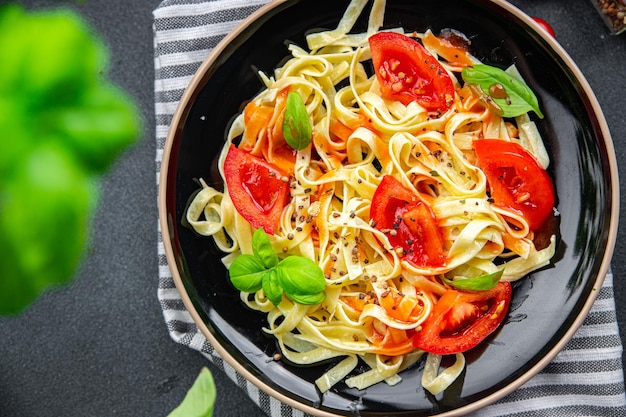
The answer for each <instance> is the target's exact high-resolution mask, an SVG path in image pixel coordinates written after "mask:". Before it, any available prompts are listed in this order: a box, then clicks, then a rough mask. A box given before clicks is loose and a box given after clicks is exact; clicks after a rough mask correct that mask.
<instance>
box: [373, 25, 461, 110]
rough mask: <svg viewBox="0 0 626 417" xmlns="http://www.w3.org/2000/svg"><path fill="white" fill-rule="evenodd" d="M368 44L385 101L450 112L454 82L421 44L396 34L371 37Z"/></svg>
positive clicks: (386, 33) (383, 33) (380, 33)
mask: <svg viewBox="0 0 626 417" xmlns="http://www.w3.org/2000/svg"><path fill="white" fill-rule="evenodd" d="M369 44H370V50H371V51H372V63H373V65H374V72H375V73H376V78H378V82H379V83H380V86H381V93H382V95H383V97H384V98H385V99H387V100H396V101H400V102H401V103H403V104H405V105H407V104H409V103H410V102H412V101H417V103H418V104H420V105H421V106H422V107H424V108H425V109H426V110H428V111H440V112H445V111H446V110H448V109H449V108H450V106H451V105H452V103H453V101H454V85H453V84H452V79H451V78H450V76H449V75H448V73H447V72H446V71H445V69H444V68H443V67H442V66H441V64H439V61H437V59H436V58H435V57H433V56H432V55H431V54H430V53H429V52H428V51H427V50H426V49H425V48H424V47H423V46H422V44H420V43H419V42H417V41H416V40H415V39H413V38H410V37H408V36H405V35H403V34H401V33H395V32H379V33H377V34H375V35H372V36H370V38H369Z"/></svg>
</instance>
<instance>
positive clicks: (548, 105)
mask: <svg viewBox="0 0 626 417" xmlns="http://www.w3.org/2000/svg"><path fill="white" fill-rule="evenodd" d="M347 3H348V1H347V0H299V1H298V0H284V1H275V2H271V3H270V4H268V5H267V6H266V7H264V8H262V9H261V10H259V11H258V12H257V13H255V14H254V15H253V16H251V18H249V19H248V20H246V21H245V22H244V23H243V24H242V25H241V26H239V27H238V28H237V29H236V30H235V31H234V32H233V33H231V34H230V35H229V36H227V38H226V39H224V41H223V42H222V43H220V44H219V45H218V46H217V47H216V48H215V49H214V50H213V52H212V53H211V55H210V56H208V57H207V59H206V60H205V61H204V63H203V64H202V65H201V67H200V68H199V70H198V72H197V73H196V75H195V76H194V78H193V79H192V81H191V83H190V85H189V87H188V89H187V91H186V92H185V94H184V96H183V98H182V99H181V102H180V105H179V107H178V110H177V111H176V113H175V115H174V118H173V120H172V125H171V127H170V131H169V135H168V138H167V143H166V145H165V152H164V154H163V162H162V167H161V183H160V184H161V185H160V197H159V204H160V221H161V228H162V231H163V235H164V237H163V241H164V245H165V251H166V253H167V259H168V262H169V265H170V268H171V269H172V273H173V276H174V279H175V281H176V284H177V286H178V289H179V290H180V292H181V294H182V297H183V300H184V302H185V305H186V307H187V309H188V310H189V311H190V313H191V315H192V316H193V317H194V320H195V321H196V323H197V324H198V326H199V328H200V329H201V330H202V332H203V333H204V335H205V336H206V337H207V338H208V340H209V341H210V342H211V343H212V344H213V346H214V347H215V348H216V350H217V352H219V353H220V355H221V356H222V357H223V358H224V359H225V360H226V361H227V362H228V363H230V365H232V366H233V367H234V368H235V369H236V370H237V371H238V372H240V373H241V374H242V375H243V376H244V377H246V378H247V379H248V380H250V381H251V382H252V383H254V384H255V385H257V386H258V387H259V388H261V389H262V390H264V391H266V392H267V393H269V394H270V395H272V396H274V397H276V398H278V399H279V400H281V401H283V402H285V403H287V404H289V405H291V406H294V407H296V408H299V409H301V410H304V411H306V412H307V413H310V414H314V415H321V416H330V415H353V414H354V410H358V412H359V413H360V414H359V415H361V416H373V415H382V414H384V415H387V414H394V415H407V416H409V415H410V416H423V415H431V414H436V413H441V414H442V415H463V414H466V413H468V412H470V411H473V410H476V409H478V408H480V407H483V406H485V405H487V404H489V403H491V402H493V401H495V400H497V399H499V398H501V397H503V396H505V395H506V394H508V393H510V392H511V391H513V390H515V389H516V388H518V387H519V386H520V385H522V384H523V383H524V382H526V381H527V380H528V379H530V378H531V377H532V376H533V375H535V374H536V373H537V372H539V371H540V370H541V369H542V368H543V367H544V366H546V365H547V364H548V363H549V362H550V361H551V360H552V359H553V358H554V356H555V355H556V354H557V353H558V352H559V351H560V350H561V349H562V348H563V346H564V345H565V344H566V342H567V341H568V340H569V339H570V338H571V337H572V336H573V334H574V332H575V331H576V329H577V328H578V327H579V326H580V325H581V323H582V321H583V320H584V318H585V316H586V315H587V313H588V311H589V309H590V307H591V305H592V304H593V302H594V300H595V296H596V294H597V291H596V289H598V288H599V287H600V286H601V285H602V282H603V279H604V277H605V274H606V273H607V271H608V267H609V262H610V258H611V255H612V251H613V246H614V241H615V234H616V230H617V216H618V205H619V198H618V179H617V166H616V162H615V154H614V150H613V144H612V142H611V138H610V135H609V131H608V128H607V125H606V122H605V120H604V117H603V115H602V112H601V110H600V108H599V105H598V103H597V101H596V99H595V97H594V94H593V93H592V91H591V90H590V87H589V85H588V83H587V82H586V81H585V79H584V77H583V76H582V74H581V72H580V71H579V70H578V68H577V67H576V65H575V64H574V63H573V62H572V60H571V59H570V58H569V57H568V55H567V54H566V53H565V52H564V50H563V49H562V48H561V47H560V46H559V44H558V43H557V42H556V41H555V40H554V39H552V38H551V37H550V36H549V35H547V33H545V32H543V31H542V30H541V29H540V28H539V26H537V25H536V24H535V23H534V22H533V20H532V19H530V18H529V17H528V16H526V15H525V14H523V13H522V12H520V11H519V10H517V9H516V8H514V7H513V6H511V5H510V4H508V3H506V2H505V1H500V0H491V1H489V0H447V1H445V2H442V1H419V2H418V1H415V0H389V1H388V4H387V8H386V17H385V25H386V26H389V27H393V26H399V25H401V26H403V27H404V28H406V29H410V30H417V31H425V30H426V29H428V28H430V29H432V30H433V32H435V33H437V32H439V31H440V30H441V29H443V28H454V29H457V30H460V31H461V32H463V33H464V34H466V35H467V36H468V37H470V38H471V41H472V44H471V51H472V53H473V54H474V55H475V56H477V57H478V58H480V59H481V60H483V61H484V62H485V63H487V64H491V65H495V66H499V67H506V66H508V65H510V64H512V63H515V64H516V65H517V67H518V69H519V70H520V72H521V73H522V75H523V77H524V78H525V79H526V81H527V82H528V84H530V86H531V87H532V88H533V90H534V91H535V92H536V93H537V94H538V96H539V99H540V104H541V106H542V109H543V112H544V114H545V115H546V117H545V119H543V120H541V121H539V123H538V128H539V130H540V132H541V134H542V135H543V138H544V140H545V143H546V146H547V149H548V152H549V154H550V157H551V166H550V168H549V173H550V175H551V176H552V178H553V180H554V183H555V188H556V193H557V200H558V201H557V208H558V211H559V212H560V227H559V242H558V247H557V252H556V255H555V257H554V259H553V262H552V264H551V265H550V266H549V267H547V268H544V269H543V270H541V271H539V272H535V273H533V274H532V275H531V276H529V277H527V278H525V279H524V280H522V281H521V282H519V284H518V285H516V286H515V290H514V294H513V300H512V309H511V312H510V314H509V319H508V321H507V323H506V324H505V325H504V326H503V328H502V329H501V331H500V332H499V333H498V334H497V335H496V337H495V338H493V339H492V340H490V341H489V342H488V343H483V344H482V345H481V346H480V347H479V348H476V349H474V350H473V351H471V352H469V353H468V354H467V359H468V365H467V368H466V371H465V372H464V374H463V375H462V376H461V377H460V378H459V380H458V381H457V382H455V383H454V385H452V386H451V387H450V388H449V389H448V390H446V392H445V393H444V394H443V396H441V395H440V396H438V397H433V396H431V395H428V394H427V393H426V392H425V391H424V390H423V389H422V388H421V385H420V380H421V371H420V370H419V368H415V369H411V370H408V371H405V372H404V373H402V377H403V382H402V383H400V384H399V385H397V386H394V387H390V386H387V385H386V384H377V385H375V386H373V387H371V388H368V389H367V390H365V391H362V392H361V391H357V390H354V389H350V388H348V387H347V386H346V385H344V384H343V383H339V384H338V385H337V386H335V387H334V388H333V389H332V390H331V391H330V392H328V393H326V394H324V395H323V396H320V394H319V393H318V391H316V388H315V385H314V383H313V381H314V380H315V378H317V377H318V376H319V375H320V374H321V373H323V371H324V370H325V369H326V366H327V365H322V366H313V367H295V366H291V365H288V364H285V363H283V362H280V361H278V362H276V361H272V360H271V358H272V355H273V354H274V353H275V352H276V346H275V342H274V341H273V340H272V339H271V338H268V337H267V336H265V335H264V334H263V332H262V331H261V327H263V326H264V325H265V316H264V315H262V314H260V313H256V312H252V311H249V310H248V309H246V308H245V307H244V306H243V305H242V304H241V302H240V301H239V297H238V293H237V291H236V290H234V289H233V288H232V287H231V286H230V283H229V280H228V278H227V272H226V270H225V268H224V267H223V266H222V264H221V263H220V260H219V258H220V254H219V253H218V251H217V250H216V248H215V246H214V244H213V241H212V239H211V238H203V237H199V236H197V235H196V234H194V232H192V231H191V230H189V229H188V228H186V227H184V226H183V224H182V221H181V219H183V218H184V214H185V209H186V206H187V203H188V201H189V198H190V197H191V196H192V195H193V194H194V192H195V191H196V190H197V188H198V184H197V182H196V179H198V178H204V179H211V180H213V181H215V182H216V183H219V182H220V181H221V180H220V178H219V176H217V175H216V174H215V170H214V169H212V163H211V162H212V161H213V160H214V159H215V157H216V155H217V154H218V152H219V151H220V148H221V147H222V144H223V142H224V138H225V133H226V131H227V129H228V127H229V122H230V121H231V119H232V117H233V116H234V115H235V114H236V113H238V112H239V111H240V110H241V108H242V103H244V102H246V100H249V99H250V98H252V97H253V96H254V95H256V93H258V92H259V91H260V89H261V87H262V86H261V83H260V82H259V80H258V78H257V75H256V73H255V71H254V68H258V69H261V70H263V71H265V72H266V73H271V72H272V70H273V69H274V68H275V67H276V66H277V65H278V64H279V63H280V62H281V61H282V60H283V59H284V58H285V57H286V56H287V54H288V52H287V49H286V43H285V41H291V42H296V43H298V44H300V45H302V46H305V45H306V42H305V39H304V35H305V33H306V32H307V31H309V30H312V29H316V28H327V29H332V28H334V27H336V25H337V22H338V20H339V19H340V18H341V16H342V14H343V12H344V10H345V8H346V5H347ZM365 24H366V22H365V21H364V20H361V21H359V23H358V24H357V29H359V28H360V29H365V27H366V26H365Z"/></svg>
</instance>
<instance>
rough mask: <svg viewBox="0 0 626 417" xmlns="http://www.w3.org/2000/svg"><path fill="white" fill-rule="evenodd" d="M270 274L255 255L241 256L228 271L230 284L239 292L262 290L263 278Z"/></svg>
mask: <svg viewBox="0 0 626 417" xmlns="http://www.w3.org/2000/svg"><path fill="white" fill-rule="evenodd" d="M267 272H268V270H267V269H265V266H263V263H262V262H261V260H259V259H258V258H257V257H255V256H253V255H248V254H243V255H239V256H238V257H237V258H236V259H235V260H234V261H233V263H232V264H231V265H230V268H229V269H228V275H229V276H230V282H232V284H233V285H234V287H235V288H237V289H238V290H239V291H243V292H249V293H252V292H256V291H258V290H260V289H261V286H262V282H263V277H264V276H265V275H266V273H267Z"/></svg>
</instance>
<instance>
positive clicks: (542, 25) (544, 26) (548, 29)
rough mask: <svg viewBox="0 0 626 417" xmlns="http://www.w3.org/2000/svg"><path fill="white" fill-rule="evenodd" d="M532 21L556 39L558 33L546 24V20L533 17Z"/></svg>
mask: <svg viewBox="0 0 626 417" xmlns="http://www.w3.org/2000/svg"><path fill="white" fill-rule="evenodd" d="M532 19H533V20H534V21H535V22H537V23H539V26H541V27H542V28H543V29H544V30H545V31H546V32H548V33H549V34H550V36H552V37H553V38H556V32H554V29H553V28H552V26H551V25H550V23H548V22H546V21H545V20H544V19H542V18H540V17H537V16H533V18H532Z"/></svg>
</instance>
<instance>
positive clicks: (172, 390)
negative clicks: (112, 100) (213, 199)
mask: <svg viewBox="0 0 626 417" xmlns="http://www.w3.org/2000/svg"><path fill="white" fill-rule="evenodd" d="M21 3H23V4H24V5H26V6H27V7H29V8H30V7H32V8H36V7H48V6H58V5H68V6H69V7H73V8H75V9H77V10H78V11H79V12H80V13H81V14H82V15H83V16H84V17H85V18H86V19H87V20H88V21H89V22H90V23H91V24H92V25H93V27H94V28H95V29H96V30H97V31H98V32H99V33H100V34H101V35H102V37H103V38H104V40H105V41H106V42H107V43H108V45H109V48H110V52H111V56H112V57H111V66H110V77H111V78H112V80H113V81H115V82H116V83H117V84H119V85H120V86H121V87H122V88H124V89H126V90H127V91H128V92H129V93H130V94H131V95H132V96H133V97H134V98H135V100H136V101H137V103H138V105H139V107H140V111H141V114H142V116H143V118H144V134H143V138H142V139H141V141H140V142H139V143H138V144H137V145H136V146H135V147H134V148H133V149H131V150H130V151H128V152H127V153H125V154H124V155H123V156H122V157H121V158H120V159H119V160H118V161H117V163H116V164H115V166H114V167H113V169H112V171H111V172H110V173H109V174H108V175H107V176H106V177H105V179H104V181H103V183H102V195H101V202H100V206H99V210H98V212H97V214H96V216H95V218H94V222H93V236H92V243H91V246H90V250H89V255H88V257H87V258H86V259H85V262H84V265H83V266H82V268H81V270H80V272H79V273H78V274H77V277H76V279H75V280H74V282H73V283H72V284H71V285H70V286H68V287H65V288H63V289H60V290H54V291H51V292H48V293H47V294H45V295H44V296H43V297H41V298H40V299H39V300H38V301H37V302H36V303H35V304H34V305H33V306H32V307H30V308H29V309H28V310H27V311H26V312H25V313H24V314H22V315H20V316H18V317H14V318H0V340H1V341H0V416H1V417H9V416H11V417H34V416H66V417H69V416H111V415H116V416H132V417H141V416H150V417H156V416H165V415H167V414H168V412H169V411H171V410H172V409H173V408H175V407H176V406H177V405H178V403H179V402H180V401H181V400H182V398H183V397H184V395H185V393H186V392H187V390H188V389H189V387H190V386H191V384H192V382H193V380H194V379H195V377H196V375H197V374H198V372H199V371H200V369H201V367H203V366H207V365H208V366H209V368H211V369H214V368H212V367H211V365H210V364H209V363H208V361H207V360H206V359H205V358H204V357H203V356H202V355H200V354H199V353H197V352H195V351H192V350H190V349H188V348H186V347H183V346H180V345H178V344H176V343H175V342H174V341H172V340H171V339H170V337H169V335H168V333H167V329H166V327H165V324H164V320H163V316H162V314H161V309H160V306H159V302H158V300H157V280H158V262H157V255H156V254H157V247H156V242H157V222H158V220H157V219H158V214H157V188H156V181H155V179H156V178H155V171H156V166H155V157H156V150H155V149H156V143H155V139H154V131H155V125H154V104H153V100H154V96H153V91H154V83H153V75H154V70H153V66H154V59H153V49H152V47H153V44H152V10H153V9H154V8H156V7H157V6H158V5H159V3H160V1H159V0H132V1H129V0H85V1H75V2H72V1H58V0H57V1H54V0H49V1H45V0H27V1H23V2H21ZM512 3H513V4H515V5H516V6H518V7H519V8H520V9H522V10H523V11H525V12H526V13H528V14H529V15H531V16H540V17H542V18H544V19H546V20H547V21H549V22H550V23H551V24H552V26H553V27H554V29H555V31H556V33H557V39H558V40H559V42H560V43H561V44H562V45H563V47H564V48H565V50H566V51H567V52H568V53H569V54H570V55H571V56H572V58H573V59H574V61H575V62H576V63H577V64H578V66H579V67H580V69H581V70H582V72H583V73H584V74H585V76H586V77H587V80H588V81H589V83H590V85H591V87H592V88H593V90H594V91H595V93H596V95H597V98H598V100H599V102H600V104H601V106H602V108H603V110H604V113H605V116H606V119H607V121H608V124H609V127H610V129H611V132H612V135H613V140H614V143H615V149H616V153H617V160H618V161H625V160H626V133H625V132H626V118H625V117H624V110H623V109H624V107H626V98H625V93H626V34H624V35H621V36H612V35H611V34H610V33H609V31H608V29H607V28H606V27H605V25H604V23H603V21H602V20H601V18H600V16H599V15H598V14H597V13H596V11H595V10H594V8H593V6H592V3H591V2H590V0H569V1H567V2H564V1H560V0H559V1H557V0H542V1H531V0H515V1H512ZM625 187H626V182H622V184H621V185H620V189H621V193H622V195H626V191H625ZM622 220H623V219H622ZM625 233H626V232H624V228H623V227H622V228H621V229H620V231H619V235H618V239H617V246H616V248H615V255H614V262H613V270H614V272H615V277H616V278H615V299H616V305H617V314H618V320H619V324H620V331H621V334H622V335H626V282H625V281H624V280H623V279H622V277H624V276H625V275H626V262H625V261H624V260H625V259H626V243H625V242H626V236H625ZM622 340H624V337H623V336H622ZM214 377H215V379H216V383H217V387H218V400H217V408H216V411H215V414H214V415H215V416H216V417H221V416H242V415H246V416H248V417H252V416H261V415H264V414H263V413H262V412H261V411H260V409H259V408H257V407H256V405H255V404H254V403H253V402H252V401H251V400H250V399H249V398H248V397H247V396H245V395H243V394H242V392H241V391H240V390H239V389H238V388H237V387H236V386H235V385H234V384H233V383H232V382H231V381H230V380H229V379H228V377H226V376H225V375H224V374H222V373H219V372H214Z"/></svg>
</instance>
